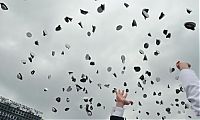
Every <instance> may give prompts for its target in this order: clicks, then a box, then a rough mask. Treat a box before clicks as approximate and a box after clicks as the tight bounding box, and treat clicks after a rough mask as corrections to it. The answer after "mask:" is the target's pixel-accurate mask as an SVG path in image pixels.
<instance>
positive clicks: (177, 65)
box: [176, 61, 180, 69]
mask: <svg viewBox="0 0 200 120" xmlns="http://www.w3.org/2000/svg"><path fill="white" fill-rule="evenodd" d="M179 63H180V61H177V62H176V67H177V68H178V69H180V66H179Z"/></svg>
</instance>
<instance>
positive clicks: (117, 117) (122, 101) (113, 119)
mask: <svg viewBox="0 0 200 120" xmlns="http://www.w3.org/2000/svg"><path fill="white" fill-rule="evenodd" d="M126 97H127V93H125V92H124V90H122V91H121V90H118V91H116V106H115V107H113V110H112V113H111V116H110V120H124V118H123V114H124V105H129V104H131V105H132V104H133V102H132V101H128V100H126Z"/></svg>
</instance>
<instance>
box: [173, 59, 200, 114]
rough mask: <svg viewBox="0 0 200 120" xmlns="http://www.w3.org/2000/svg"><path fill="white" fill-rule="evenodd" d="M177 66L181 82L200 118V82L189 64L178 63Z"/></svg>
mask: <svg viewBox="0 0 200 120" xmlns="http://www.w3.org/2000/svg"><path fill="white" fill-rule="evenodd" d="M176 66H177V68H178V69H179V70H180V75H179V80H180V81H181V82H182V85H183V87H184V89H185V92H186V97H187V99H188V101H189V102H190V103H191V106H192V109H193V110H194V112H195V114H196V115H197V116H200V80H199V79H198V77H197V76H196V74H195V72H194V71H193V70H191V69H190V67H191V65H190V64H189V63H186V62H180V61H178V62H177V63H176Z"/></svg>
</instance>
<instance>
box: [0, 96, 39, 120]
mask: <svg viewBox="0 0 200 120" xmlns="http://www.w3.org/2000/svg"><path fill="white" fill-rule="evenodd" d="M42 114H43V113H42V112H40V111H38V110H35V109H33V108H30V107H27V106H25V105H21V104H19V103H16V102H14V101H12V100H9V99H7V98H4V97H2V96H0V120H42V117H41V115H42Z"/></svg>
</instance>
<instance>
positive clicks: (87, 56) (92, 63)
mask: <svg viewBox="0 0 200 120" xmlns="http://www.w3.org/2000/svg"><path fill="white" fill-rule="evenodd" d="M85 60H88V61H90V60H91V57H90V55H89V54H86V55H85ZM90 65H91V66H94V65H95V62H94V61H90Z"/></svg>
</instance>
